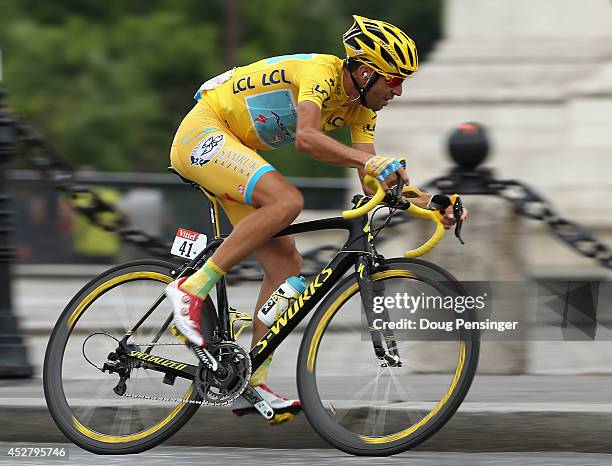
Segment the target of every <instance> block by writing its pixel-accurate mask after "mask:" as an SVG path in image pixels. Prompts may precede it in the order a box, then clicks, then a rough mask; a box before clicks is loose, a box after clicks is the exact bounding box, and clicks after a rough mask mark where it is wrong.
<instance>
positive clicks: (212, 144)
mask: <svg viewBox="0 0 612 466" xmlns="http://www.w3.org/2000/svg"><path fill="white" fill-rule="evenodd" d="M224 143H225V136H224V135H223V134H217V135H214V136H209V137H207V138H206V139H203V140H202V141H200V142H199V143H198V144H197V145H196V146H195V147H194V148H193V150H192V151H191V154H190V156H189V162H190V163H191V165H197V166H198V167H203V166H204V165H206V164H207V163H208V162H210V160H211V159H212V158H213V157H214V156H215V155H216V154H217V152H219V150H220V149H221V148H222V147H223V144H224Z"/></svg>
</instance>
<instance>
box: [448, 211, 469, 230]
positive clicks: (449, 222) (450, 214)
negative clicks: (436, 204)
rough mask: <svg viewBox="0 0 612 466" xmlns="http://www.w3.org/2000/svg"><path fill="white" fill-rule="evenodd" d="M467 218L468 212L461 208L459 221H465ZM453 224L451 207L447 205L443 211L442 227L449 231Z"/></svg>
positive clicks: (453, 218)
mask: <svg viewBox="0 0 612 466" xmlns="http://www.w3.org/2000/svg"><path fill="white" fill-rule="evenodd" d="M467 216H468V210H467V208H466V207H464V208H463V212H462V213H461V220H462V221H463V220H465V219H466V218H467ZM454 224H455V215H454V214H453V206H452V205H449V206H448V207H447V208H446V209H445V210H444V217H442V225H444V229H445V230H450V229H451V227H452V226H453V225H454Z"/></svg>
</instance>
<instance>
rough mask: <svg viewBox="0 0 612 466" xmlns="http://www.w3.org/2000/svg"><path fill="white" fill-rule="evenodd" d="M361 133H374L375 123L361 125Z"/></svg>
mask: <svg viewBox="0 0 612 466" xmlns="http://www.w3.org/2000/svg"><path fill="white" fill-rule="evenodd" d="M363 131H364V133H373V132H374V131H376V123H374V124H371V123H366V124H365V125H363Z"/></svg>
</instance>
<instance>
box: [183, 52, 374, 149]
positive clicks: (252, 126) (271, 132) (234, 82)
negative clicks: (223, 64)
mask: <svg viewBox="0 0 612 466" xmlns="http://www.w3.org/2000/svg"><path fill="white" fill-rule="evenodd" d="M342 76H343V75H342V60H341V59H340V58H338V57H336V56H333V55H322V54H314V53H313V54H296V55H283V56H279V57H272V58H266V59H263V60H260V61H257V62H255V63H252V64H250V65H247V66H242V67H238V68H234V69H232V70H229V71H227V72H225V73H223V74H221V75H219V76H217V77H215V78H212V79H211V80H209V81H207V82H205V83H204V84H202V86H201V87H200V89H199V90H198V92H197V93H196V95H195V99H196V100H198V101H200V102H202V103H205V104H206V105H207V106H208V107H209V108H210V109H212V110H213V111H214V112H215V113H217V115H218V116H219V118H220V119H221V121H224V122H225V123H226V124H227V126H228V129H229V130H230V131H231V132H232V133H233V134H234V135H236V137H238V138H239V139H240V140H241V141H242V143H244V144H245V145H246V146H248V147H251V148H253V149H264V150H267V149H276V148H278V147H280V146H282V145H284V144H288V143H292V142H294V141H295V132H296V127H297V104H298V103H300V102H302V101H305V100H308V101H311V102H314V103H315V104H316V105H317V106H318V107H319V108H321V130H322V131H331V130H334V129H336V128H341V127H343V126H346V125H348V126H349V127H350V131H351V140H352V142H353V143H373V142H374V130H375V128H376V113H375V112H374V111H372V110H370V109H368V108H366V107H363V106H361V105H358V106H351V107H344V106H343V105H344V104H345V103H346V102H347V101H348V100H349V97H348V96H347V95H346V92H345V91H344V86H343V82H342Z"/></svg>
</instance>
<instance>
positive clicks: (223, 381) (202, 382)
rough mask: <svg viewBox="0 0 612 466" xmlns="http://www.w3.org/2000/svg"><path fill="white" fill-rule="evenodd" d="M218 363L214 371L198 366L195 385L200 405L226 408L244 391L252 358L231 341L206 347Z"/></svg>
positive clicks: (249, 376)
mask: <svg viewBox="0 0 612 466" xmlns="http://www.w3.org/2000/svg"><path fill="white" fill-rule="evenodd" d="M207 350H208V352H209V353H210V354H212V355H213V356H214V358H215V359H216V360H217V362H218V363H219V368H218V369H217V371H214V372H213V371H212V370H211V369H208V368H207V367H206V366H205V365H204V364H200V366H199V367H198V371H197V372H196V378H195V384H196V387H197V389H198V392H199V394H200V396H201V397H202V404H204V405H209V406H227V405H229V404H231V403H232V402H233V401H234V400H236V398H238V397H239V396H240V394H241V393H242V392H243V391H244V389H245V388H246V386H247V384H248V382H249V379H250V378H251V357H250V356H249V352H248V351H247V350H246V349H245V348H244V347H243V346H242V345H239V344H238V343H236V342H233V341H222V342H220V343H215V344H212V345H210V346H209V347H207Z"/></svg>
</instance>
